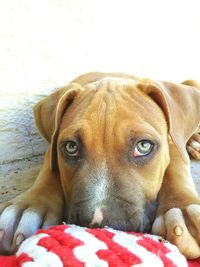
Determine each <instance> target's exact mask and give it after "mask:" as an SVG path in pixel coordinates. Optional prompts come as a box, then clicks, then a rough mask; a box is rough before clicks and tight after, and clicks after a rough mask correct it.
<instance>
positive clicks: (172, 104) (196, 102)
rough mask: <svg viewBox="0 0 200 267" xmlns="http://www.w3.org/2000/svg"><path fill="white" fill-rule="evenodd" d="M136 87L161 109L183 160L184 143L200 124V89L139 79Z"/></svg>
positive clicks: (184, 153) (185, 157) (186, 155)
mask: <svg viewBox="0 0 200 267" xmlns="http://www.w3.org/2000/svg"><path fill="white" fill-rule="evenodd" d="M138 87H139V88H140V89H141V90H142V91H143V92H144V93H146V94H147V95H149V96H150V97H151V98H152V99H153V100H154V101H155V102H156V103H157V104H158V105H159V106H160V107H161V109H162V110H163V112H164V114H165V117H166V120H167V123H168V127H169V134H170V136H171V138H172V140H173V142H174V143H175V144H176V146H177V148H178V150H179V151H180V152H181V154H182V156H183V158H184V159H185V160H187V159H188V154H187V151H186V143H187V141H188V140H189V138H190V137H191V136H192V134H193V133H194V132H195V131H196V130H197V129H198V127H199V124H200V90H198V89H197V88H196V87H193V86H189V85H185V84H174V83H170V82H161V81H152V80H147V79H146V80H140V81H139V83H138Z"/></svg>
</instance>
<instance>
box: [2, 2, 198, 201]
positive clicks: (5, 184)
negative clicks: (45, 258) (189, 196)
mask: <svg viewBox="0 0 200 267" xmlns="http://www.w3.org/2000/svg"><path fill="white" fill-rule="evenodd" d="M199 33H200V17H199V0H190V1H182V0H170V1H164V0H162V1H160V0H152V1H149V0H119V1H114V0H110V1H107V0H101V1H99V0H84V1H81V0H42V1H40V0H35V1H31V0H20V1H15V0H7V1H0V58H1V60H0V202H2V201H4V200H6V199H9V198H11V197H12V196H14V195H16V194H18V193H19V192H21V191H23V190H25V189H26V188H28V187H29V186H30V185H31V184H32V182H33V181H34V179H35V177H36V175H37V173H38V170H39V168H40V165H41V162H42V157H43V156H42V155H43V152H44V151H45V148H46V145H47V144H46V142H45V141H44V140H43V139H42V138H41V137H40V136H39V134H38V133H37V130H36V129H35V127H34V122H33V115H32V106H33V105H34V104H35V103H36V102H37V101H38V100H39V99H41V98H42V97H44V96H45V95H47V94H49V93H50V92H51V91H53V90H54V88H56V87H58V86H60V85H63V84H65V83H67V82H68V81H70V80H71V79H73V78H74V77H76V76H77V75H79V74H81V73H83V72H87V71H94V70H99V71H124V72H129V73H132V74H134V75H137V76H142V77H143V76H148V77H152V78H158V79H165V80H174V81H178V82H179V81H181V80H184V79H188V78H193V79H197V80H198V79H200V76H199V69H200V53H199V47H200V40H199ZM192 171H193V175H194V177H195V178H196V181H197V182H198V181H199V180H198V178H200V177H199V176H200V167H199V163H197V162H194V163H193V165H192Z"/></svg>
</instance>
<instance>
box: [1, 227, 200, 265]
mask: <svg viewBox="0 0 200 267" xmlns="http://www.w3.org/2000/svg"><path fill="white" fill-rule="evenodd" d="M8 259H9V257H0V266H2V267H11V266H12V267H13V266H14V267H63V266H70V267H73V266H75V267H83V266H84V267H130V266H137V267H151V266H152V267H163V266H164V267H165V266H166V267H186V266H188V267H197V266H200V262H199V263H198V262H197V261H191V262H187V261H186V259H185V257H184V256H183V255H182V254H181V253H180V252H179V251H178V249H177V247H176V246H174V245H172V244H170V243H169V242H167V241H165V240H163V239H162V238H160V237H158V236H155V235H149V234H139V233H130V232H122V231H117V230H114V229H111V228H104V229H98V228H97V229H88V228H84V227H79V226H75V225H59V226H54V227H50V228H49V229H47V230H39V231H38V233H37V234H36V235H34V236H32V237H30V238H28V239H27V240H25V241H24V242H23V243H22V245H21V246H20V248H19V249H18V251H17V253H16V255H15V256H11V257H10V259H9V260H8ZM6 260H7V263H6ZM3 262H4V263H3ZM9 262H10V263H9ZM9 264H10V265H9Z"/></svg>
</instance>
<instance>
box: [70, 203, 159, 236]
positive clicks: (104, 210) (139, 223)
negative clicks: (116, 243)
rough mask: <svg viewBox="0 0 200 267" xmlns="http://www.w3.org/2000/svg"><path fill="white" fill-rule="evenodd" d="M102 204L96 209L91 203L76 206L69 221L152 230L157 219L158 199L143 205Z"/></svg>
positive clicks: (93, 226) (126, 228) (123, 228)
mask: <svg viewBox="0 0 200 267" xmlns="http://www.w3.org/2000/svg"><path fill="white" fill-rule="evenodd" d="M117 202H118V201H115V203H112V205H101V206H99V207H96V208H95V209H94V208H92V207H91V205H87V204H88V203H89V202H88V203H87V202H84V205H80V204H79V205H76V206H74V207H73V208H72V209H71V211H72V212H70V213H69V216H68V220H67V222H68V223H70V224H76V225H80V226H84V227H89V228H103V227H111V228H114V229H116V230H122V231H134V232H146V233H148V232H150V231H151V227H152V223H153V221H154V220H155V216H156V210H157V201H149V202H146V203H145V205H143V207H138V205H137V206H135V207H134V206H131V205H130V204H126V205H124V203H123V205H119V203H117Z"/></svg>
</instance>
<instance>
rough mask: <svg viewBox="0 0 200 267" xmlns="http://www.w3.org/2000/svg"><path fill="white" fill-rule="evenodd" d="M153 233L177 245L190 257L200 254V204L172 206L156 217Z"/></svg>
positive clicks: (193, 257)
mask: <svg viewBox="0 0 200 267" xmlns="http://www.w3.org/2000/svg"><path fill="white" fill-rule="evenodd" d="M152 233H153V234H156V235H160V236H162V237H164V238H165V239H167V240H168V241H170V242H171V243H173V244H174V245H176V246H177V247H178V248H179V250H180V252H181V253H182V254H183V255H185V256H186V257H187V258H188V259H195V258H197V257H199V256H200V205H197V204H191V205H188V206H187V207H186V208H185V209H184V210H183V211H182V210H181V209H179V208H172V209H170V210H168V211H167V212H166V213H165V214H164V215H160V216H159V217H157V218H156V220H155V221H154V223H153V226H152Z"/></svg>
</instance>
